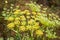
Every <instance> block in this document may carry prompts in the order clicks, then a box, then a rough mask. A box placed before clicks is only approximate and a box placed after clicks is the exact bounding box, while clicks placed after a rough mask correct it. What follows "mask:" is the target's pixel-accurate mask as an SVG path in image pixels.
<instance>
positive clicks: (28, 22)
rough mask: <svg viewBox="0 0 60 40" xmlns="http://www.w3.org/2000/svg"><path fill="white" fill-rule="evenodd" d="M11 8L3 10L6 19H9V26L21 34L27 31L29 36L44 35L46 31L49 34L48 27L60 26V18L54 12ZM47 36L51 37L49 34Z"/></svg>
mask: <svg viewBox="0 0 60 40" xmlns="http://www.w3.org/2000/svg"><path fill="white" fill-rule="evenodd" d="M31 6H32V5H31ZM11 10H12V9H11ZM11 10H10V11H8V10H5V11H3V16H4V19H5V20H7V28H8V29H9V30H14V31H17V33H20V34H21V33H23V34H26V33H27V34H28V35H29V37H30V36H31V37H33V38H34V37H35V36H36V37H37V36H38V37H42V36H44V35H45V33H46V34H48V32H46V31H47V30H46V28H48V29H53V28H56V26H60V18H59V17H57V15H55V14H53V13H52V14H45V13H43V12H36V11H29V10H20V9H13V10H12V11H11ZM34 10H36V9H34ZM44 10H46V8H44ZM21 35H22V34H21ZM45 36H46V35H45ZM51 36H52V35H51ZM46 37H48V38H49V36H46ZM54 37H55V35H54Z"/></svg>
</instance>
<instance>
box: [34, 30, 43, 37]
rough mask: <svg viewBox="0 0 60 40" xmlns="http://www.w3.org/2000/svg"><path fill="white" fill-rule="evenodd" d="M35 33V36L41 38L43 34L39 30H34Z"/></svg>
mask: <svg viewBox="0 0 60 40" xmlns="http://www.w3.org/2000/svg"><path fill="white" fill-rule="evenodd" d="M35 33H36V35H37V36H41V35H43V32H42V31H41V30H36V32H35Z"/></svg>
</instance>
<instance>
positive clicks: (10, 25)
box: [7, 23, 15, 29]
mask: <svg viewBox="0 0 60 40" xmlns="http://www.w3.org/2000/svg"><path fill="white" fill-rule="evenodd" d="M7 27H8V28H9V29H13V28H14V27H15V25H14V23H9V24H8V25H7Z"/></svg>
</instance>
